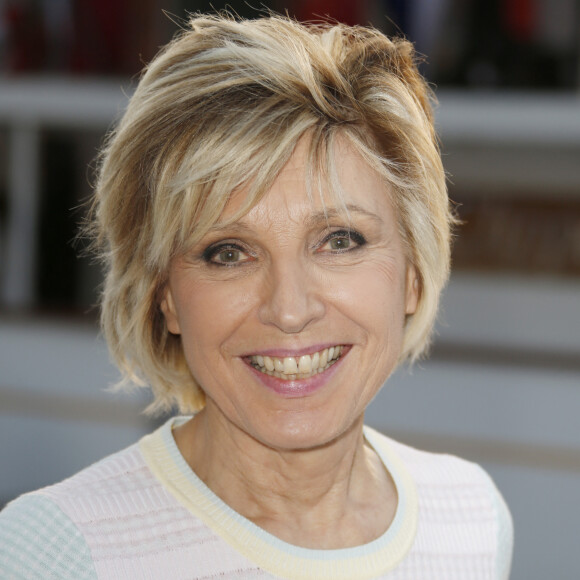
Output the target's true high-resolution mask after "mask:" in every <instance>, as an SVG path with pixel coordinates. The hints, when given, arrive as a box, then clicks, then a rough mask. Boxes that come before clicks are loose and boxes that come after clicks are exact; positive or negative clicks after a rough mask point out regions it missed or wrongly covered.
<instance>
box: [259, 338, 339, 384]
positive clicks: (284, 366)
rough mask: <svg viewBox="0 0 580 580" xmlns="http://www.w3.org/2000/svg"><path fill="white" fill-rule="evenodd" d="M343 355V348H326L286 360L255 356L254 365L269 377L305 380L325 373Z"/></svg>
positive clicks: (286, 358) (285, 358) (289, 357)
mask: <svg viewBox="0 0 580 580" xmlns="http://www.w3.org/2000/svg"><path fill="white" fill-rule="evenodd" d="M341 354H342V346H334V347H330V348H325V349H324V350H323V351H320V352H315V353H313V354H311V355H310V354H305V355H302V356H300V357H293V356H287V357H284V358H278V357H275V356H273V357H270V356H262V355H254V356H252V357H251V361H252V364H253V365H254V367H256V368H257V369H258V370H260V371H262V372H263V373H266V374H268V375H271V376H274V377H277V378H281V379H285V380H290V381H292V380H296V379H305V378H308V377H310V376H313V375H315V374H317V373H321V372H323V371H325V370H326V369H327V368H328V367H329V366H330V365H331V364H333V363H334V362H335V361H336V359H338V358H339V357H340V355H341Z"/></svg>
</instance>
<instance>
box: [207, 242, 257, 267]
mask: <svg viewBox="0 0 580 580" xmlns="http://www.w3.org/2000/svg"><path fill="white" fill-rule="evenodd" d="M201 257H202V259H203V261H204V262H206V263H208V264H213V265H217V266H233V265H236V264H239V263H240V262H247V261H251V260H252V259H253V257H252V256H251V255H250V254H249V252H248V251H247V250H246V249H245V248H243V247H242V246H241V245H239V244H236V243H233V242H223V243H217V244H212V245H211V246H208V247H207V248H206V249H205V250H204V251H203V253H202V255H201Z"/></svg>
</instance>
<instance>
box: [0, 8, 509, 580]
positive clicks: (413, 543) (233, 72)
mask: <svg viewBox="0 0 580 580" xmlns="http://www.w3.org/2000/svg"><path fill="white" fill-rule="evenodd" d="M413 58H414V56H413V50H412V46H411V45H410V44H409V43H408V42H406V41H404V40H389V39H387V38H386V37H385V36H383V35H382V34H381V33H379V32H378V31H376V30H372V29H366V28H349V27H345V26H340V25H337V26H319V27H316V26H310V27H308V26H303V25H300V24H298V23H296V22H293V21H291V20H289V19H285V18H279V17H271V18H263V19H258V20H255V21H235V20H233V19H230V18H227V17H217V16H216V17H196V18H193V19H192V20H191V22H190V27H189V29H188V30H185V31H183V33H182V34H181V35H180V36H179V37H178V38H177V39H176V40H175V41H173V42H172V43H171V44H170V45H169V46H168V47H166V49H165V50H164V51H162V52H161V54H160V55H158V56H157V58H156V59H155V60H154V61H153V62H152V63H151V64H150V65H149V67H148V68H147V71H146V72H145V74H144V76H143V78H142V80H141V82H140V84H139V87H138V88H137V91H136V93H135V94H134V96H133V97H132V99H131V102H130V104H129V107H128V110H127V112H126V114H125V115H124V117H123V119H122V121H121V122H120V124H119V126H118V127H117V129H116V131H115V132H114V134H113V135H112V136H111V137H110V140H109V142H108V144H107V148H106V150H105V152H104V155H103V158H102V163H101V166H100V174H99V180H98V184H97V188H96V201H95V207H94V224H95V225H94V228H95V230H94V231H95V235H96V239H97V243H98V245H99V249H100V252H101V256H102V257H103V259H104V260H105V263H106V266H107V277H106V285H105V288H104V292H103V301H102V312H103V315H102V320H103V327H104V331H105V334H106V337H107V339H108V342H109V345H110V347H111V350H112V353H113V355H114V356H115V358H116V360H117V362H118V364H119V367H120V368H121V370H122V371H123V373H124V376H125V379H126V382H127V383H140V384H143V385H144V384H149V385H151V389H152V391H153V394H154V402H153V403H152V405H151V407H150V409H149V410H150V411H168V410H171V409H174V408H177V409H178V410H179V411H180V412H181V413H183V415H184V416H181V417H177V418H173V419H171V420H169V421H168V422H167V423H166V424H165V425H164V426H163V427H161V428H160V429H159V430H158V431H156V432H155V433H153V434H151V435H149V436H147V437H145V438H144V439H143V440H142V441H140V442H139V444H137V445H134V446H133V447H130V448H128V449H127V450H124V451H121V452H120V453H118V454H116V455H113V456H111V457H109V458H106V459H104V460H103V461H101V462H100V463H98V464H96V465H94V466H92V467H90V468H88V469H87V470H85V471H83V472H81V473H79V474H78V475H76V476H74V477H72V478H71V479H69V480H67V481H64V482H62V483H60V484H57V485H55V486H51V487H48V488H46V489H43V490H40V491H38V492H35V493H33V494H29V495H26V496H23V497H21V498H20V499H18V500H16V501H15V502H13V503H12V504H10V505H9V506H8V507H7V508H6V509H5V511H4V513H3V515H2V518H1V519H0V522H1V529H2V532H0V533H1V534H2V541H3V543H2V548H0V554H1V556H0V562H1V564H0V570H4V573H5V575H6V574H7V575H8V577H15V578H21V577H22V578H30V577H35V576H34V574H35V571H36V572H38V571H39V570H41V571H42V572H39V573H38V574H37V575H39V576H40V577H57V578H75V579H78V578H213V577H222V576H223V577H226V578H258V577H260V578H299V579H303V578H312V579H321V578H328V579H333V580H336V579H340V578H345V579H359V578H361V579H362V578H389V579H396V578H420V579H423V578H445V579H447V578H462V579H463V578H482V579H483V578H507V577H508V574H509V566H510V558H511V542H512V540H511V537H512V530H511V520H510V517H509V513H508V511H507V508H506V507H505V504H504V503H503V501H502V499H501V496H500V495H499V493H498V492H497V490H496V489H495V487H494V485H493V483H492V482H491V480H490V479H489V477H488V476H487V475H486V474H485V473H484V472H483V471H482V470H481V469H480V468H479V467H478V466H476V465H473V464H470V463H467V462H465V461H462V460H460V459H457V458H454V457H450V456H437V455H432V454H428V453H425V452H421V451H417V450H414V449H411V448H409V447H406V446H404V445H402V444H400V443H397V442H395V441H392V440H391V439H387V438H386V437H384V436H383V435H380V434H379V433H377V432H375V431H373V430H371V429H368V428H366V427H364V425H363V419H364V411H365V408H366V406H367V405H368V404H369V403H370V401H371V400H372V399H373V397H374V396H375V394H376V393H377V392H378V390H379V389H380V388H381V385H382V384H383V383H384V382H385V380H386V379H387V378H388V376H389V375H390V374H391V373H392V371H393V370H394V369H395V367H396V366H397V365H398V364H400V363H401V362H402V361H405V360H413V359H415V358H416V357H418V356H419V355H420V354H421V353H422V352H423V351H424V350H425V348H426V345H427V343H428V340H429V336H430V333H431V329H432V326H433V322H434V318H435V314H436V309H437V302H438V297H439V293H440V291H441V288H442V287H443V285H444V283H445V281H446V279H447V276H448V265H449V238H450V233H449V230H450V225H451V224H452V221H453V219H452V216H451V215H450V212H449V203H448V199H447V194H446V188H445V178H444V173H443V169H442V166H441V160H440V156H439V152H438V148H437V143H436V137H435V134H434V130H433V124H432V114H431V108H430V104H429V101H430V94H429V90H428V88H427V85H426V83H425V82H424V81H423V79H422V78H421V77H420V75H419V74H418V72H417V69H416V67H415V64H414V60H413ZM191 415H193V416H191Z"/></svg>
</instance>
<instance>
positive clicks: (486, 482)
mask: <svg viewBox="0 0 580 580" xmlns="http://www.w3.org/2000/svg"><path fill="white" fill-rule="evenodd" d="M183 420H184V419H183V418H181V419H171V420H170V421H168V422H167V423H166V424H165V425H164V426H162V427H161V428H160V429H158V430H157V431H156V432H154V433H153V434H151V435H148V436H146V437H144V438H143V439H142V440H141V441H140V442H139V444H136V445H133V446H131V447H129V448H128V449H126V450H124V451H121V452H119V453H117V454H115V455H112V456H110V457H108V458H106V459H104V460H102V461H100V462H99V463H97V464H95V465H93V466H91V467H89V468H87V469H85V470H84V471H81V472H80V473H78V474H77V475H75V476H73V477H72V478H70V479H68V480H65V481H63V482H61V483H58V484H56V485H54V486H50V487H47V488H44V489H41V490H39V491H36V492H33V493H30V494H26V495H24V496H21V497H20V498H19V499H17V500H15V501H14V502H12V503H11V504H9V505H8V506H7V507H6V508H5V509H4V511H3V512H2V513H0V577H1V578H9V579H12V578H14V579H24V578H26V579H27V580H28V579H34V578H39V579H40V578H42V579H46V578H55V579H56V578H58V579H59V580H67V579H70V580H72V579H74V580H83V579H95V578H107V579H108V578H115V579H124V578H132V579H149V578H150V579H164V578H171V579H172V580H174V579H175V580H177V579H191V580H193V579H198V580H201V579H208V580H209V579H212V578H216V579H217V578H220V579H224V578H225V579H228V578H229V579H234V578H236V579H238V578H248V579H250V578H261V579H269V578H270V579H271V578H289V579H300V580H302V579H304V580H308V579H316V580H323V579H328V580H341V579H344V580H350V579H352V580H363V579H367V578H382V579H388V580H417V579H420V580H429V579H433V580H438V579H444V580H455V579H456V580H484V579H485V580H491V579H505V578H508V577H509V568H510V562H511V552H512V544H513V529H512V522H511V518H510V515H509V512H508V510H507V507H506V506H505V503H504V502H503V500H502V498H501V496H500V494H499V492H498V491H497V489H496V488H495V486H494V484H493V483H492V481H491V479H490V478H489V476H488V475H487V474H486V473H485V472H484V471H483V470H482V469H481V468H480V467H479V466H477V465H475V464H473V463H469V462H466V461H463V460H461V459H458V458H456V457H451V456H447V455H435V454H430V453H426V452H423V451H418V450H415V449H412V448H410V447H407V446H405V445H402V444H400V443H397V442H395V441H393V440H391V439H388V438H386V437H384V436H383V435H380V434H379V433H377V432H376V431H374V430H372V429H370V428H368V427H365V431H364V433H365V437H366V439H367V442H368V443H369V444H370V445H371V446H372V447H373V448H374V450H375V451H376V452H377V454H378V455H379V457H380V458H381V460H382V461H383V463H384V465H385V467H386V469H387V470H388V471H389V473H390V474H391V476H392V478H393V481H394V482H395V486H396V488H397V493H398V505H397V510H396V514H395V518H394V520H393V522H392V524H391V526H390V527H389V529H388V530H387V531H386V532H385V534H383V535H382V536H380V537H379V538H377V539H376V540H374V541H372V542H370V543H368V544H365V545H362V546H358V547H354V548H346V549H341V550H310V549H306V548H301V547H297V546H293V545H291V544H288V543H286V542H283V541H282V540H279V539H278V538H276V537H275V536H273V535H271V534H269V533H268V532H266V531H264V530H263V529H261V528H259V527H258V526H256V525H255V524H253V523H252V522H251V521H249V520H247V519H246V518H244V517H243V516H241V515H240V514H238V513H236V512H235V511H233V510H232V509H231V508H230V507H229V506H227V505H226V504H225V503H224V502H223V501H222V500H221V499H220V498H218V497H217V496H216V495H215V494H214V493H213V492H212V491H211V490H210V489H209V488H208V487H207V486H206V485H205V484H204V483H203V482H202V481H201V480H200V479H199V478H198V477H197V476H196V475H195V473H194V472H193V471H192V470H191V468H190V467H189V466H188V464H187V463H186V461H185V460H184V458H183V457H182V455H181V453H180V452H179V449H178V448H177V445H176V444H175V441H174V439H173V434H172V429H173V427H174V426H176V424H178V423H179V422H181V421H183ZM377 509H380V506H377Z"/></svg>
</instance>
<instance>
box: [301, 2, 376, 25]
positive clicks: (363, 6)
mask: <svg viewBox="0 0 580 580" xmlns="http://www.w3.org/2000/svg"><path fill="white" fill-rule="evenodd" d="M368 13H369V10H368V0H297V1H296V2H295V5H294V16H296V18H297V19H298V20H301V21H307V20H319V19H320V18H326V17H327V16H329V17H330V18H331V19H333V20H337V21H338V22H342V23H344V24H350V25H354V24H366V23H367V20H368V16H367V15H368Z"/></svg>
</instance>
